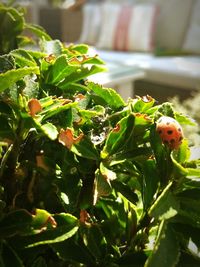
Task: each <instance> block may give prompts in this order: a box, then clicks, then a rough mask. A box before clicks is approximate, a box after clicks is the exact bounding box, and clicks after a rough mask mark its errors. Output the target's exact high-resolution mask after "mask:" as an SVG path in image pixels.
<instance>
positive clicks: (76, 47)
mask: <svg viewBox="0 0 200 267" xmlns="http://www.w3.org/2000/svg"><path fill="white" fill-rule="evenodd" d="M68 48H69V50H70V51H71V50H72V51H77V52H78V53H80V54H87V53H88V49H89V46H88V45H86V44H72V45H70V46H69V47H68Z"/></svg>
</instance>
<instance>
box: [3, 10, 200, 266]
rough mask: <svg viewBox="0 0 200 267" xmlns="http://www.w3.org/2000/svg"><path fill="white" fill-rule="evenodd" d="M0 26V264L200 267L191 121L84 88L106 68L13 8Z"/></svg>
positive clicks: (144, 102) (150, 104) (146, 102)
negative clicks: (187, 133) (185, 129)
mask: <svg viewBox="0 0 200 267" xmlns="http://www.w3.org/2000/svg"><path fill="white" fill-rule="evenodd" d="M0 16H1V19H2V21H3V20H7V21H9V23H5V24H2V25H3V26H2V25H1V26H0V27H1V31H2V28H3V27H7V26H9V25H12V27H10V28H8V29H7V30H5V28H4V29H3V30H4V31H3V33H4V34H5V32H6V36H3V37H2V38H1V40H0V41H1V42H0V44H1V45H0V49H1V54H2V55H1V57H0V66H1V69H0V70H1V74H0V93H1V98H0V189H1V190H0V238H1V239H0V244H1V246H0V262H1V266H5V267H8V266H15V267H25V266H28V267H29V266H30V267H34V266H35V267H36V266H37V267H38V266H40V267H43V266H44V267H46V266H91V267H94V266H99V267H100V266H113V267H114V266H116V267H117V266H123V267H128V266H137V267H138V266H146V267H150V266H153V267H156V266H160V265H161V264H162V266H164V267H165V266H166V267H170V266H198V265H199V261H200V260H199V252H198V247H199V238H198V236H199V233H200V209H199V204H200V200H199V194H200V187H199V185H200V182H199V178H200V170H199V160H191V159H190V147H189V145H188V140H187V139H186V138H183V139H182V137H183V136H182V135H183V134H184V133H183V134H182V131H181V125H182V124H193V123H194V122H193V121H192V120H190V119H189V118H188V117H187V116H185V115H183V114H180V113H178V112H176V111H175V110H174V108H173V106H172V104H171V103H169V102H166V103H163V104H161V105H158V104H156V102H155V100H154V99H153V98H152V97H150V96H144V97H136V98H134V99H129V100H128V101H127V102H125V101H124V100H123V99H122V98H121V97H120V95H118V94H117V93H116V92H115V91H114V90H113V89H111V88H103V87H102V86H101V85H100V84H95V83H93V82H89V81H88V78H89V76H90V75H91V74H94V73H98V72H100V71H103V70H104V69H105V66H104V62H102V60H101V59H100V58H98V56H95V57H94V56H92V57H91V56H90V55H89V54H88V47H87V45H84V44H79V45H70V46H65V45H64V44H63V43H61V42H60V41H59V40H52V39H51V37H50V36H48V34H47V33H45V32H44V31H43V30H42V29H41V28H40V27H37V26H34V25H28V24H26V23H25V21H24V17H23V16H24V15H23V13H22V12H21V11H20V10H19V9H18V8H13V7H10V6H3V5H1V6H0ZM25 28H26V29H28V30H31V31H32V32H33V33H34V34H36V36H37V38H36V39H34V40H35V41H36V42H37V46H31V47H29V48H27V47H26V48H23V47H22V45H23V44H24V43H26V44H27V41H28V39H27V36H21V35H22V33H23V31H24V29H25ZM14 29H15V31H14V33H13V30H14ZM9 40H10V41H11V42H9ZM22 40H23V42H22ZM4 43H7V46H6V49H5V46H4ZM163 117H164V121H163ZM166 120H167V121H166ZM165 122H166V123H165ZM168 123H169V124H170V125H171V126H172V127H174V128H173V132H172V133H169V135H170V136H171V134H172V136H173V140H174V141H172V139H170V138H169V136H167V140H166V138H165V137H166V134H167V133H166V131H168V130H169V131H170V129H168V128H165V124H166V125H167V127H168V126H169V125H168ZM162 130H163V131H164V134H163V132H162ZM177 136H178V139H177ZM164 141H165V142H164ZM166 141H169V142H166Z"/></svg>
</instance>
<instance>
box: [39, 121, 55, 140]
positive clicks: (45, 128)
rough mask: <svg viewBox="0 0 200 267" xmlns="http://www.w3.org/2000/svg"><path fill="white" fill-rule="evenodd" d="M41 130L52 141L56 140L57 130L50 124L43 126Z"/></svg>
mask: <svg viewBox="0 0 200 267" xmlns="http://www.w3.org/2000/svg"><path fill="white" fill-rule="evenodd" d="M41 129H42V131H43V132H44V133H45V134H46V135H47V136H48V137H49V138H50V139H51V140H55V139H56V138H57V136H58V131H57V128H56V127H55V126H54V125H53V124H52V123H50V122H47V123H46V124H43V125H42V126H41Z"/></svg>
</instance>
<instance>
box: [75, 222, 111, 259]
mask: <svg viewBox="0 0 200 267" xmlns="http://www.w3.org/2000/svg"><path fill="white" fill-rule="evenodd" d="M80 231H81V234H82V239H83V242H84V245H85V246H86V247H87V249H88V250H89V251H90V253H91V254H92V255H93V256H94V258H95V259H96V260H97V261H98V262H99V261H100V262H101V261H103V257H104V256H105V252H106V251H105V248H106V245H107V243H106V240H105V237H104V235H103V233H102V231H101V228H100V227H99V225H95V224H93V225H91V226H87V225H82V227H81V228H80Z"/></svg>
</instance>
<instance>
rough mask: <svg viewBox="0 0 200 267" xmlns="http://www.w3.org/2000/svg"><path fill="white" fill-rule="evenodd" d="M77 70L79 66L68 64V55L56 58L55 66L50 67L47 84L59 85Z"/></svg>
mask: <svg viewBox="0 0 200 267" xmlns="http://www.w3.org/2000/svg"><path fill="white" fill-rule="evenodd" d="M77 69H78V66H76V65H75V66H74V65H71V64H69V63H68V60H67V56H66V55H60V56H59V57H57V58H56V60H55V62H54V64H53V65H52V66H50V68H49V71H48V74H47V75H48V76H47V78H46V82H47V83H50V84H57V85H58V84H59V83H60V82H62V81H63V79H65V78H66V77H68V76H69V75H71V74H72V73H73V72H75V71H76V70H77Z"/></svg>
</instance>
